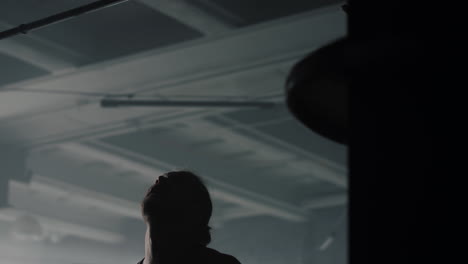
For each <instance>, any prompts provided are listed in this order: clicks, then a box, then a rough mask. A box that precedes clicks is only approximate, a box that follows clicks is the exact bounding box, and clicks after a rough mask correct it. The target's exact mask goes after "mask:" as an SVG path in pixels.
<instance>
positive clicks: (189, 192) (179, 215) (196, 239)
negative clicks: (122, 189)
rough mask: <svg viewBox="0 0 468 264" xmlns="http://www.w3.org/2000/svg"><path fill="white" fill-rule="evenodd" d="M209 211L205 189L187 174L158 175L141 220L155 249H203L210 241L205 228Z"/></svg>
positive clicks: (209, 206) (198, 180) (176, 172)
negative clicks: (185, 246) (189, 246)
mask: <svg viewBox="0 0 468 264" xmlns="http://www.w3.org/2000/svg"><path fill="white" fill-rule="evenodd" d="M211 212H212V204H211V199H210V195H209V193H208V190H207V189H206V187H205V185H204V184H203V182H202V181H201V180H200V178H199V177H198V176H196V175H195V174H193V173H192V172H189V171H172V172H168V173H166V174H164V175H162V176H159V178H158V179H157V180H156V182H155V183H154V184H153V185H152V186H151V187H150V188H149V190H148V192H147V194H146V196H145V198H144V199H143V202H142V214H143V218H144V220H145V221H146V223H147V225H148V229H149V237H150V239H151V241H152V244H153V245H154V246H155V247H164V246H171V245H172V244H173V243H177V244H179V245H180V244H181V243H185V244H197V245H203V246H206V245H207V244H208V243H209V242H210V241H211V236H210V228H209V226H208V223H209V220H210V217H211Z"/></svg>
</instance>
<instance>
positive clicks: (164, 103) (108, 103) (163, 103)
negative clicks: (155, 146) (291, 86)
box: [101, 99, 278, 108]
mask: <svg viewBox="0 0 468 264" xmlns="http://www.w3.org/2000/svg"><path fill="white" fill-rule="evenodd" d="M277 105H278V104H277V103H273V102H262V101H237V102H236V101H188V100H177V101H170V100H132V99H130V100H118V99H102V100H101V106H102V107H120V106H151V107H221V108H222V107H274V106H277Z"/></svg>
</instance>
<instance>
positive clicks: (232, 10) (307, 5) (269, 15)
mask: <svg viewBox="0 0 468 264" xmlns="http://www.w3.org/2000/svg"><path fill="white" fill-rule="evenodd" d="M193 2H194V3H195V4H197V5H198V6H199V7H200V8H202V9H204V10H205V11H206V12H209V13H210V14H212V15H213V16H217V17H218V18H219V19H224V20H227V21H230V22H231V23H233V24H235V25H238V26H248V25H252V24H256V23H260V22H265V21H268V20H273V19H278V18H281V17H285V16H290V15H294V14H299V13H303V12H307V11H310V10H314V9H317V8H320V7H324V6H327V5H333V4H337V3H342V2H343V1H342V0H295V1H282V0H255V1H251V0H236V1H232V0H194V1H193ZM226 13H228V14H226Z"/></svg>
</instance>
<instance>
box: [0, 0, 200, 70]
mask: <svg viewBox="0 0 468 264" xmlns="http://www.w3.org/2000/svg"><path fill="white" fill-rule="evenodd" d="M57 2H67V1H57ZM33 6H34V5H29V6H27V5H25V8H28V9H32V8H33ZM55 9H56V8H54V10H55ZM38 13H42V12H38ZM2 15H3V14H1V13H0V19H1V18H2V17H6V19H7V20H8V21H11V20H12V19H8V18H9V17H8V16H7V15H6V14H5V16H2ZM15 20H17V19H15ZM16 22H19V21H16ZM22 22H25V21H22ZM32 35H36V36H39V37H41V38H44V39H47V40H50V41H52V42H54V43H57V44H59V45H61V46H64V47H67V48H69V49H71V50H74V51H76V52H78V53H81V54H84V55H85V56H87V57H89V58H90V61H89V62H97V61H101V60H107V59H112V58H116V57H119V56H124V55H129V54H132V53H136V52H140V51H144V50H148V49H152V48H158V47H164V46H168V45H171V44H175V43H179V42H183V41H187V40H191V39H195V38H198V37H200V36H201V34H200V33H198V32H197V31H196V30H193V29H191V28H189V27H187V26H185V25H183V24H181V23H179V22H178V21H177V20H174V19H172V18H170V17H167V16H165V15H163V14H161V13H160V12H158V11H156V10H155V9H152V8H149V7H146V6H144V5H142V4H140V3H138V2H136V1H129V2H125V3H122V4H119V5H116V6H112V7H109V8H106V9H103V10H99V11H98V12H93V13H89V14H85V15H81V16H79V17H77V18H74V19H71V20H68V21H64V22H61V23H57V24H55V25H51V26H49V27H46V28H43V29H40V30H37V31H34V32H33V33H32Z"/></svg>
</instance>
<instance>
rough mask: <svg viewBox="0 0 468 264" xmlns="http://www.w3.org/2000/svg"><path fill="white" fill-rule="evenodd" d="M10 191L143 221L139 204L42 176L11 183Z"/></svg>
mask: <svg viewBox="0 0 468 264" xmlns="http://www.w3.org/2000/svg"><path fill="white" fill-rule="evenodd" d="M10 191H11V192H14V191H21V192H22V193H24V194H25V193H31V192H37V193H40V194H43V195H47V196H52V197H56V198H58V199H60V198H63V199H68V200H72V201H73V202H75V203H79V204H82V205H87V206H92V207H94V208H96V209H99V210H102V211H106V212H111V213H114V214H116V215H120V216H125V217H131V218H135V219H141V212H140V206H139V204H138V203H133V202H130V201H126V200H123V199H120V198H117V197H113V196H110V195H106V194H103V193H98V192H94V191H90V190H86V189H83V188H79V187H77V186H74V185H70V184H67V183H64V182H60V181H57V180H53V179H51V178H47V177H43V176H40V175H34V176H33V177H32V179H31V181H30V182H29V184H26V183H20V182H15V181H10ZM10 203H11V204H12V205H14V201H10Z"/></svg>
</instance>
